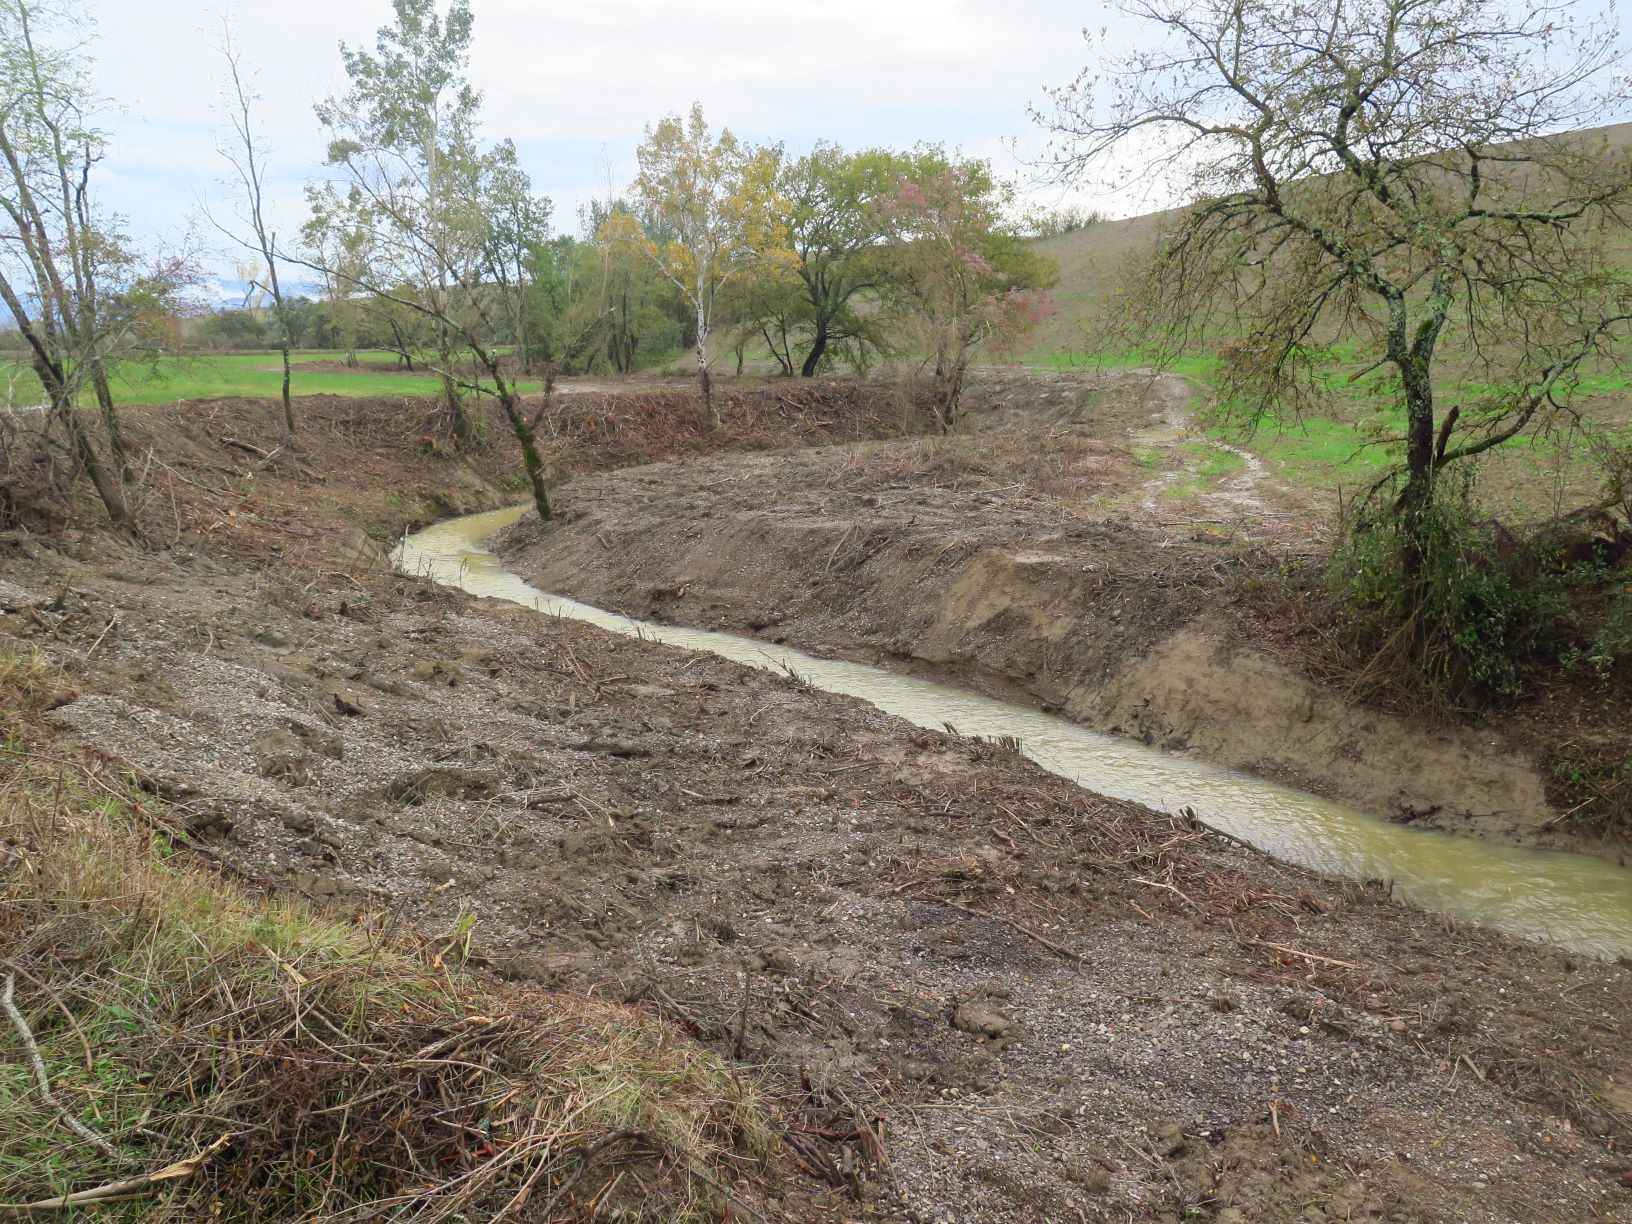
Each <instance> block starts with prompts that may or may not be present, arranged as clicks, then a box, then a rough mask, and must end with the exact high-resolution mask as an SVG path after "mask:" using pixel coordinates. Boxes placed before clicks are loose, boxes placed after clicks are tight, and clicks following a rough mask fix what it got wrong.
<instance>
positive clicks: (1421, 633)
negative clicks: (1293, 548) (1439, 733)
mask: <svg viewBox="0 0 1632 1224" xmlns="http://www.w3.org/2000/svg"><path fill="white" fill-rule="evenodd" d="M1388 492H1390V490H1388V489H1386V488H1385V489H1382V490H1379V496H1376V497H1374V498H1373V499H1372V500H1371V502H1370V503H1369V504H1367V505H1366V506H1364V507H1362V508H1361V510H1360V512H1359V513H1354V514H1351V515H1349V516H1348V521H1347V522H1346V523H1345V525H1344V527H1345V529H1344V531H1343V533H1342V536H1341V539H1342V540H1343V543H1342V545H1340V546H1339V548H1338V549H1337V551H1336V552H1335V554H1334V556H1333V558H1332V562H1331V566H1330V571H1329V574H1328V589H1329V590H1330V591H1331V593H1332V595H1333V596H1334V598H1335V602H1336V604H1337V607H1338V609H1339V610H1340V612H1341V613H1342V623H1341V626H1340V628H1339V630H1338V632H1337V635H1336V641H1337V643H1338V647H1339V650H1340V653H1341V654H1343V655H1344V656H1346V661H1347V662H1348V663H1349V664H1350V665H1351V666H1354V665H1358V666H1361V667H1363V668H1364V669H1365V670H1366V671H1367V672H1368V673H1369V674H1373V675H1381V676H1382V677H1384V678H1385V679H1387V680H1389V681H1390V682H1391V683H1392V685H1393V686H1394V687H1396V688H1397V689H1399V690H1401V691H1403V692H1404V693H1406V694H1407V695H1409V696H1411V697H1413V698H1415V699H1417V700H1419V701H1426V702H1427V703H1428V704H1430V705H1432V706H1435V707H1438V708H1440V709H1442V710H1445V711H1453V712H1464V713H1465V712H1469V711H1472V710H1475V709H1478V708H1480V707H1482V706H1485V705H1488V704H1490V703H1492V702H1497V701H1503V700H1511V699H1513V698H1515V697H1517V696H1519V695H1520V693H1521V692H1522V690H1523V688H1524V676H1525V671H1526V667H1527V665H1531V664H1537V665H1545V666H1551V667H1554V668H1562V669H1564V670H1566V671H1574V672H1578V673H1579V672H1583V671H1585V672H1589V673H1590V674H1591V676H1592V678H1594V679H1596V680H1598V681H1602V682H1619V681H1622V680H1624V679H1625V678H1626V676H1627V673H1628V671H1629V669H1632V591H1629V590H1628V586H1629V585H1632V584H1629V582H1628V578H1627V576H1626V574H1625V573H1624V572H1621V571H1618V570H1616V569H1614V568H1613V567H1612V565H1610V564H1609V563H1607V562H1606V561H1605V560H1604V559H1602V558H1599V557H1596V556H1594V555H1593V554H1591V553H1590V552H1587V551H1583V550H1581V549H1579V548H1576V547H1572V546H1571V545H1570V544H1569V543H1568V542H1567V540H1566V538H1565V537H1564V535H1563V534H1562V533H1561V532H1559V531H1557V530H1547V529H1542V530H1538V531H1535V532H1533V533H1531V534H1530V535H1529V536H1528V538H1526V537H1523V536H1520V535H1518V534H1516V533H1515V532H1513V531H1511V530H1509V529H1508V528H1507V527H1505V526H1503V525H1502V524H1500V523H1498V522H1496V521H1495V520H1493V519H1490V518H1486V517H1482V516H1481V515H1480V513H1479V512H1478V509H1477V504H1476V502H1475V499H1474V495H1473V493H1474V484H1473V478H1472V474H1471V471H1470V472H1469V473H1468V474H1467V475H1466V476H1464V477H1462V478H1460V479H1458V478H1456V477H1442V478H1441V481H1440V484H1439V485H1438V486H1437V487H1436V489H1435V494H1434V500H1433V502H1432V504H1431V506H1430V507H1429V509H1428V511H1427V512H1426V516H1425V522H1424V524H1423V529H1422V533H1421V541H1422V557H1423V564H1422V571H1421V573H1420V575H1419V576H1418V577H1417V579H1416V580H1415V582H1414V583H1412V582H1408V580H1407V578H1406V575H1405V572H1404V567H1403V564H1402V557H1403V555H1404V549H1403V547H1402V546H1403V544H1404V525H1403V524H1402V522H1401V521H1400V516H1399V515H1398V514H1397V513H1396V511H1395V509H1394V505H1395V503H1394V500H1393V498H1392V497H1388V496H1386V495H1387V493H1388Z"/></svg>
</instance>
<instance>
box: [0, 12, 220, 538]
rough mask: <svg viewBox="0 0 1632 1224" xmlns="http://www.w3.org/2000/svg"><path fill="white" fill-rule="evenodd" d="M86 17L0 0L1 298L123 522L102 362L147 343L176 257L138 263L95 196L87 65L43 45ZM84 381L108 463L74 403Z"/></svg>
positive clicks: (168, 313) (119, 454)
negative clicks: (111, 466) (5, 223)
mask: <svg viewBox="0 0 1632 1224" xmlns="http://www.w3.org/2000/svg"><path fill="white" fill-rule="evenodd" d="M86 24H87V19H86V17H85V15H84V14H83V13H81V12H79V11H77V10H74V9H71V8H68V7H56V6H52V5H50V4H48V3H45V2H43V0H0V212H3V213H4V214H5V217H6V219H7V221H8V222H9V225H8V226H7V232H6V233H5V234H4V235H3V241H4V243H5V245H6V249H7V258H6V259H5V260H4V261H0V301H3V302H4V303H5V305H6V307H7V309H9V310H10V311H11V314H12V317H13V319H14V320H15V321H16V325H17V329H18V331H19V333H20V335H21V337H22V339H23V341H24V343H25V344H26V346H27V349H28V354H29V359H30V361H31V362H32V364H33V367H34V370H35V373H36V374H37V375H38V376H39V379H40V383H41V386H42V387H43V388H44V391H45V394H46V397H47V400H48V401H49V403H48V407H49V421H50V424H51V426H52V428H56V427H58V426H60V427H61V428H62V429H63V430H64V431H65V432H66V434H67V437H68V444H69V448H70V450H71V451H72V453H73V454H74V456H75V458H76V460H77V462H78V463H79V465H80V466H81V467H82V468H83V470H84V471H85V473H86V475H88V476H89V477H90V479H91V483H92V484H93V485H94V486H95V488H96V492H97V495H98V497H100V499H101V501H102V504H103V506H104V508H105V509H106V511H107V513H108V517H109V519H110V520H111V521H112V522H113V523H115V524H116V525H118V526H121V527H128V526H131V516H130V510H129V507H128V505H127V504H126V502H125V498H124V493H123V491H122V489H121V487H120V476H121V474H125V473H124V469H126V466H127V461H126V449H125V444H124V441H123V438H122V436H121V431H120V427H119V420H118V415H117V413H116V412H115V409H114V404H113V397H112V394H111V391H110V389H109V387H108V380H107V363H108V362H109V361H110V360H111V359H113V358H114V357H116V356H118V355H120V354H121V353H127V352H130V351H133V350H135V349H137V348H139V347H141V346H144V345H146V344H148V343H149V342H151V341H152V340H153V338H154V337H155V336H156V335H158V334H159V332H160V329H161V327H162V324H163V323H164V321H166V320H168V319H169V318H171V317H172V316H173V315H174V314H175V313H176V312H177V311H178V309H179V305H178V298H179V294H180V292H181V289H182V287H183V286H184V285H185V284H186V283H187V282H188V280H189V279H190V273H189V272H188V270H187V268H186V267H185V265H184V264H183V263H181V262H180V261H178V260H171V261H167V262H163V263H160V264H157V265H155V266H152V267H144V266H143V265H142V263H141V261H140V260H138V258H137V256H136V255H135V253H134V252H133V251H132V250H131V249H130V247H129V245H128V244H127V242H126V240H125V238H124V236H123V235H122V234H121V233H120V232H119V228H118V225H117V223H116V221H115V220H114V219H113V218H110V217H108V216H107V215H105V214H104V213H102V212H101V211H100V210H99V209H98V208H97V206H96V199H95V194H94V193H93V191H92V190H91V176H92V172H93V170H94V169H95V167H96V165H97V163H98V162H99V161H100V160H101V159H102V155H103V149H104V143H105V141H104V136H103V134H102V133H101V132H100V131H99V130H98V129H97V128H96V127H95V126H94V125H93V123H92V121H91V118H90V113H91V111H92V109H93V107H94V104H95V99H94V98H93V96H92V95H91V92H90V86H89V65H88V61H87V60H86V58H85V56H84V54H83V53H82V52H81V51H80V50H79V49H78V47H77V46H76V45H74V44H72V43H70V44H66V45H63V44H60V43H59V44H53V42H52V41H51V39H52V37H53V36H56V37H58V38H60V37H61V36H62V35H63V34H64V33H66V32H72V36H73V37H75V38H77V37H79V35H80V31H82V30H83V29H84V28H85V26H86ZM86 386H89V387H91V388H92V389H93V390H94V392H95V395H96V399H97V402H98V406H99V408H100V409H101V415H102V420H103V424H104V427H105V430H106V433H107V438H108V443H109V446H110V448H111V450H112V452H113V457H114V461H115V470H113V471H110V470H109V467H108V465H107V464H106V463H105V462H104V460H103V458H102V456H101V454H100V453H99V451H98V448H97V445H96V443H95V441H94V439H93V438H92V436H91V434H90V432H89V431H88V430H87V429H86V427H85V423H84V422H83V421H82V420H81V418H80V415H79V410H78V399H79V393H80V391H81V389H82V388H84V387H86Z"/></svg>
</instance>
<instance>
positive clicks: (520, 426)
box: [499, 390, 554, 523]
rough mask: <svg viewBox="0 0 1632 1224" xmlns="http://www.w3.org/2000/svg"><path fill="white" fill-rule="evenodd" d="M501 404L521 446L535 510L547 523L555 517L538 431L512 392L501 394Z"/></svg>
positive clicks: (522, 464)
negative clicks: (545, 476)
mask: <svg viewBox="0 0 1632 1224" xmlns="http://www.w3.org/2000/svg"><path fill="white" fill-rule="evenodd" d="M499 404H500V406H501V407H502V408H503V409H504V415H505V418H506V419H507V420H508V421H509V422H510V431H511V432H512V433H514V434H515V435H516V442H517V443H518V444H519V445H520V446H521V466H522V469H523V470H524V471H525V472H526V473H527V485H528V488H530V489H531V490H532V494H533V509H535V510H537V511H538V517H539V520H540V521H541V522H545V523H547V522H549V521H550V519H551V518H552V517H554V515H553V513H552V511H551V510H550V490H549V486H548V485H547V484H546V483H545V481H544V458H543V456H542V455H540V454H539V453H538V442H537V431H536V430H535V429H534V428H533V426H532V424H530V423H529V422H528V420H527V418H526V416H524V415H523V414H522V411H521V405H520V404H519V403H518V402H517V401H516V397H515V395H513V394H512V393H511V392H510V391H508V390H502V391H500V392H499Z"/></svg>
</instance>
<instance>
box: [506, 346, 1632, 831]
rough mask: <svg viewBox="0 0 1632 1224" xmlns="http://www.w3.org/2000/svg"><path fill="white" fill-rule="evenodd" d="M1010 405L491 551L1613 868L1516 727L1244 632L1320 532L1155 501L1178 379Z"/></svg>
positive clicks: (1178, 397) (576, 512)
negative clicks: (1250, 595) (1366, 681)
mask: <svg viewBox="0 0 1632 1224" xmlns="http://www.w3.org/2000/svg"><path fill="white" fill-rule="evenodd" d="M1016 381H1021V380H1016ZM1038 387H1041V388H1042V390H1041V392H1040V394H1039V390H1038ZM987 394H988V395H992V394H994V392H993V391H992V390H990V389H988V391H987ZM1003 394H1004V395H1005V397H1006V398H1007V399H1009V400H1011V401H1015V400H1018V401H1019V402H1020V403H1021V404H1023V405H1024V406H1023V408H1021V409H1020V410H1018V411H1012V412H1010V413H1008V414H1006V415H1005V414H997V415H995V416H994V417H993V419H992V425H991V427H990V428H988V429H987V430H986V431H985V432H981V433H977V434H975V435H973V436H970V437H960V438H953V439H905V440H897V441H884V442H876V443H867V444H862V445H858V446H854V447H836V448H831V449H824V450H803V451H797V452H784V453H777V454H760V455H753V456H714V457H709V458H707V459H704V460H698V461H686V462H682V463H667V464H660V465H655V466H651V467H646V468H640V469H634V470H624V471H618V472H611V473H604V474H601V475H597V476H594V477H591V478H587V479H584V480H581V481H578V482H575V483H574V484H572V485H570V486H569V487H567V488H565V489H563V490H561V492H560V494H559V496H558V505H559V510H560V518H559V520H558V522H557V523H555V524H553V525H551V526H550V527H549V528H548V529H546V530H540V529H539V526H538V525H537V524H536V523H534V522H525V523H523V524H520V525H518V526H517V527H516V528H514V529H512V532H511V533H510V534H509V535H508V536H507V537H506V539H505V540H504V542H503V547H504V552H505V555H506V556H507V557H508V558H509V559H510V561H511V563H512V564H513V565H514V566H515V568H517V570H518V571H519V572H520V573H522V574H523V575H524V576H525V577H527V579H528V580H529V581H531V582H533V583H535V584H536V585H538V586H540V587H542V588H543V589H545V590H551V591H558V592H561V593H563V594H567V595H571V596H573V597H575V598H579V599H583V600H586V601H588V602H590V603H594V604H597V605H599V606H602V607H607V608H611V609H615V610H618V611H622V612H626V613H628V614H630V615H635V616H640V617H644V618H651V619H656V620H660V621H661V620H669V621H674V622H679V623H684V624H689V625H699V626H706V627H718V628H728V629H733V630H736V631H739V632H753V633H758V634H761V635H763V636H765V637H767V638H770V639H771V640H774V641H777V642H784V641H785V642H790V643H794V644H797V645H799V646H801V647H803V648H807V649H811V650H814V651H816V652H817V653H826V654H830V655H835V656H844V657H855V658H861V659H864V660H866V661H869V662H877V663H883V664H885V665H888V666H895V667H900V668H903V669H909V670H921V671H925V672H928V673H930V674H934V675H937V676H941V677H946V678H949V679H952V680H954V681H956V682H960V683H964V684H967V685H970V686H972V687H975V688H979V689H982V690H985V691H988V692H990V693H993V694H994V695H999V696H1007V697H1019V698H1022V699H1029V700H1031V701H1035V702H1037V703H1039V704H1041V705H1043V706H1044V707H1045V708H1048V709H1050V710H1056V711H1059V712H1062V713H1064V714H1066V715H1068V716H1070V717H1072V718H1074V719H1077V720H1078V721H1081V722H1083V723H1085V724H1087V725H1089V726H1092V727H1094V728H1096V729H1098V730H1103V731H1108V732H1112V733H1116V734H1125V735H1129V736H1133V737H1136V738H1139V739H1142V740H1144V741H1145V742H1147V743H1150V744H1153V745H1157V746H1160V747H1162V748H1164V749H1168V750H1172V751H1184V752H1189V753H1191V754H1194V755H1195V756H1198V757H1200V758H1202V759H1205V760H1208V761H1212V762H1215V763H1218V764H1222V765H1226V766H1231V767H1234V768H1239V769H1243V770H1247V771H1249V772H1252V773H1255V774H1258V775H1260V776H1265V777H1269V778H1273V779H1276V780H1279V781H1284V782H1288V783H1290V784H1292V785H1295V786H1298V787H1301V788H1303V789H1306V790H1311V791H1314V792H1317V793H1319V794H1322V795H1325V796H1327V797H1329V798H1333V799H1337V800H1339V801H1342V802H1345V803H1348V804H1350V805H1351V806H1354V807H1358V808H1361V809H1364V810H1368V811H1371V812H1374V813H1376V814H1379V815H1384V816H1388V817H1391V818H1394V819H1402V820H1414V821H1421V822H1422V823H1425V824H1430V825H1435V826H1438V827H1441V828H1444V829H1447V830H1451V831H1455V832H1460V833H1468V834H1472V835H1476V836H1488V837H1497V838H1502V839H1507V840H1512V841H1515V842H1519V843H1522V844H1530V845H1546V846H1558V847H1564V846H1568V847H1570V848H1574V849H1587V850H1592V851H1595V852H1598V853H1603V854H1608V855H1610V856H1612V857H1624V856H1625V855H1626V852H1627V849H1628V847H1627V845H1626V843H1625V841H1624V840H1622V839H1612V840H1610V841H1607V842H1606V841H1604V840H1602V839H1598V838H1589V837H1581V836H1579V835H1576V834H1573V833H1571V832H1568V831H1567V830H1566V828H1565V827H1564V826H1561V825H1560V823H1559V822H1558V820H1557V817H1558V816H1559V812H1558V811H1557V810H1556V809H1555V807H1554V806H1553V804H1552V803H1551V802H1550V801H1549V795H1548V791H1547V787H1546V784H1545V782H1544V779H1543V776H1542V772H1541V770H1540V769H1539V768H1538V766H1537V763H1536V760H1535V759H1534V756H1533V754H1532V752H1531V751H1530V750H1529V747H1530V743H1531V739H1527V738H1526V736H1525V735H1524V734H1522V733H1521V732H1522V731H1523V728H1520V727H1517V726H1515V725H1512V724H1511V723H1510V724H1509V725H1506V726H1504V725H1502V724H1501V723H1487V724H1483V725H1480V726H1458V725H1450V724H1445V723H1442V722H1436V721H1434V720H1431V719H1428V718H1425V717H1412V716H1408V715H1404V714H1400V713H1395V712H1390V711H1388V710H1383V709H1378V708H1373V707H1369V706H1365V705H1361V704H1357V703H1356V702H1354V701H1353V700H1352V699H1351V696H1350V694H1349V693H1348V692H1346V691H1344V690H1343V689H1341V688H1339V687H1335V686H1333V685H1331V684H1327V683H1322V682H1321V681H1319V680H1318V679H1315V678H1313V677H1311V676H1310V675H1309V674H1307V673H1306V672H1305V671H1304V670H1302V669H1301V668H1299V667H1297V666H1296V665H1295V664H1294V662H1292V661H1291V660H1289V659H1288V657H1287V656H1288V655H1289V654H1290V653H1291V652H1289V651H1288V650H1286V649H1285V648H1284V643H1280V642H1276V641H1274V640H1273V627H1272V628H1271V629H1269V630H1268V631H1266V629H1265V627H1264V626H1263V625H1261V624H1259V623H1257V622H1256V621H1255V620H1254V619H1253V618H1252V617H1250V616H1245V617H1244V616H1243V615H1242V613H1241V610H1240V609H1239V608H1238V607H1237V605H1238V604H1239V603H1240V602H1241V583H1242V581H1243V576H1245V577H1246V579H1247V580H1248V581H1251V579H1252V576H1253V575H1254V574H1258V575H1261V576H1265V577H1267V576H1269V575H1271V574H1273V572H1274V571H1275V569H1276V567H1277V566H1279V565H1281V564H1282V563H1283V562H1285V561H1286V559H1287V557H1288V555H1289V553H1288V547H1287V543H1288V541H1287V537H1288V536H1289V535H1291V536H1292V537H1293V538H1294V539H1297V541H1298V543H1299V544H1300V545H1301V544H1302V543H1303V541H1304V540H1305V539H1307V535H1308V531H1309V528H1308V523H1309V521H1310V520H1311V519H1312V518H1314V517H1315V512H1314V511H1312V509H1311V508H1310V507H1309V506H1308V505H1307V504H1306V503H1305V502H1303V501H1301V500H1300V499H1299V498H1298V496H1297V495H1296V494H1294V493H1293V492H1291V491H1288V490H1285V489H1276V488H1273V487H1266V486H1265V485H1264V483H1263V482H1262V474H1261V473H1260V472H1258V471H1256V470H1255V469H1253V468H1250V467H1249V468H1248V469H1247V470H1246V471H1244V472H1243V473H1242V474H1241V475H1240V476H1239V477H1237V478H1234V479H1232V480H1229V481H1226V482H1224V483H1223V484H1222V485H1221V486H1219V487H1218V488H1216V489H1213V490H1211V491H1209V492H1208V493H1206V494H1205V495H1204V498H1205V501H1204V504H1200V505H1197V504H1192V505H1189V506H1187V507H1175V506H1174V505H1173V504H1172V503H1171V502H1167V501H1160V500H1156V499H1153V497H1152V490H1151V489H1150V486H1149V483H1148V479H1147V474H1146V473H1145V472H1144V471H1143V470H1142V468H1141V465H1140V464H1139V463H1138V462H1137V461H1136V460H1135V457H1134V454H1133V450H1132V448H1133V447H1134V446H1135V444H1136V443H1138V442H1140V441H1141V440H1142V441H1143V442H1145V443H1149V444H1155V443H1156V442H1157V441H1158V440H1159V439H1161V438H1162V437H1164V436H1165V433H1167V432H1171V429H1172V427H1173V425H1174V423H1175V422H1176V421H1179V420H1182V413H1183V409H1184V403H1185V401H1187V399H1188V397H1189V392H1188V390H1187V389H1186V388H1185V387H1184V385H1183V384H1182V383H1180V382H1178V380H1157V381H1155V382H1154V383H1153V382H1152V381H1151V379H1150V378H1148V377H1146V376H1144V375H1141V374H1139V373H1130V374H1116V375H1110V376H1106V377H1103V378H1100V379H1095V380H1089V379H1082V378H1079V379H1076V380H1069V379H1059V378H1056V379H1044V380H1038V383H1037V385H1036V386H1033V387H1030V388H1020V387H1017V386H1015V385H1014V384H1013V383H1011V384H1010V386H1009V387H1008V388H1007V389H1006V390H1005V391H1004V392H1003ZM1164 431H1165V432H1164ZM1209 511H1211V512H1213V513H1215V514H1216V515H1217V516H1218V517H1219V518H1227V519H1228V520H1229V521H1230V522H1231V523H1233V524H1235V525H1236V528H1237V529H1236V530H1233V531H1222V530H1219V529H1218V528H1216V527H1215V526H1214V522H1215V520H1213V519H1210V518H1207V517H1206V515H1207V513H1208V512H1209Z"/></svg>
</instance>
